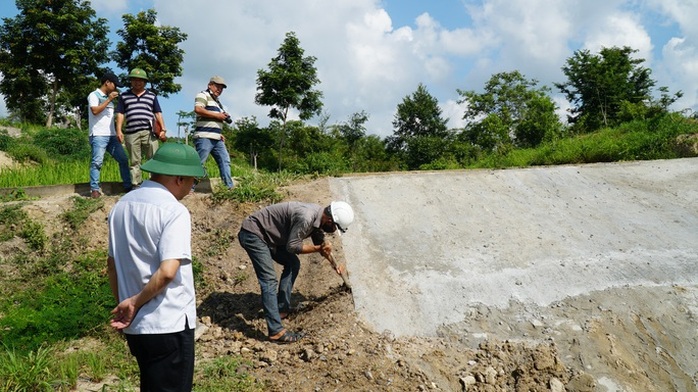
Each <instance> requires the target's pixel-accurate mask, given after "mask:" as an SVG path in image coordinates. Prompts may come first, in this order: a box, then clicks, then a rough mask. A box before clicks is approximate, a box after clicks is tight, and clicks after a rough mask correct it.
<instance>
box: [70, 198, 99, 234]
mask: <svg viewBox="0 0 698 392" xmlns="http://www.w3.org/2000/svg"><path fill="white" fill-rule="evenodd" d="M72 199H73V209H71V210H69V211H66V212H64V213H63V214H62V215H61V217H62V218H63V220H65V221H66V223H68V225H69V226H70V228H72V229H73V230H77V229H78V228H79V227H80V225H81V224H82V223H83V222H85V221H86V220H87V218H89V217H90V214H92V213H93V212H95V211H97V210H99V209H100V208H102V207H104V201H103V200H101V199H92V198H84V197H79V196H73V197H72Z"/></svg>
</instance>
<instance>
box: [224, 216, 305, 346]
mask: <svg viewBox="0 0 698 392" xmlns="http://www.w3.org/2000/svg"><path fill="white" fill-rule="evenodd" d="M238 241H240V245H241V246H242V247H243V248H244V249H245V251H247V255H248V256H250V260H252V266H253V267H254V272H255V274H257V280H258V281H259V287H260V288H261V290H262V308H263V309H264V318H265V319H266V321H267V330H268V333H269V336H274V335H276V334H278V333H279V332H281V331H282V330H283V329H284V326H283V324H282V323H281V316H280V315H279V312H286V313H288V312H289V311H290V310H291V291H293V284H294V283H295V282H296V277H298V272H299V271H300V269H301V262H300V260H299V259H298V256H297V255H295V254H293V253H290V252H288V251H286V249H284V248H280V247H277V248H269V246H267V244H266V243H265V242H264V241H262V239H261V238H259V237H258V236H257V235H256V234H253V233H250V232H249V231H247V230H244V229H243V230H240V232H239V233H238ZM272 252H273V253H274V254H272ZM274 261H276V262H277V263H279V264H281V265H282V266H283V267H284V269H283V271H282V272H281V280H280V281H277V279H276V271H275V270H274Z"/></svg>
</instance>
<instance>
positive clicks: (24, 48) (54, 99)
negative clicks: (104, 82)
mask: <svg viewBox="0 0 698 392" xmlns="http://www.w3.org/2000/svg"><path fill="white" fill-rule="evenodd" d="M15 4H16V6H17V9H18V11H19V14H18V15H17V16H16V17H14V18H3V25H2V26H0V72H2V74H3V80H2V81H0V92H2V94H3V95H4V96H5V103H6V106H7V108H8V109H9V110H10V111H11V112H13V113H15V114H18V115H19V117H20V119H21V120H22V121H27V122H31V123H41V122H44V121H45V123H46V126H49V127H50V126H51V125H52V123H53V118H54V113H55V112H56V110H57V107H56V105H57V103H58V102H65V103H73V104H74V103H75V102H76V100H77V98H76V97H81V101H84V97H85V96H86V94H85V95H82V93H83V92H84V91H85V86H86V85H88V84H90V83H89V81H90V80H93V79H90V78H89V75H97V74H99V73H101V70H100V68H99V67H100V65H102V64H104V63H106V62H107V61H108V60H109V58H108V56H107V51H108V48H109V44H110V42H109V40H108V39H107V34H108V33H109V28H108V27H107V20H106V19H103V18H96V14H95V11H94V10H93V9H92V8H91V7H90V2H89V1H81V0H17V1H16V2H15ZM90 87H92V88H93V87H94V86H93V85H92V86H90ZM61 95H64V97H63V99H61V98H60V96H61ZM63 109H64V112H67V111H72V110H73V109H74V108H63Z"/></svg>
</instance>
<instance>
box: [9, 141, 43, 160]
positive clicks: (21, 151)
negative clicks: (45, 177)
mask: <svg viewBox="0 0 698 392" xmlns="http://www.w3.org/2000/svg"><path fill="white" fill-rule="evenodd" d="M7 153H8V154H10V156H11V157H12V159H14V160H15V161H17V162H36V163H38V164H40V165H44V164H47V163H48V162H49V157H48V154H47V153H46V151H45V150H44V149H43V148H41V147H39V146H35V145H33V144H26V143H17V144H13V145H11V146H10V147H9V149H8V150H7Z"/></svg>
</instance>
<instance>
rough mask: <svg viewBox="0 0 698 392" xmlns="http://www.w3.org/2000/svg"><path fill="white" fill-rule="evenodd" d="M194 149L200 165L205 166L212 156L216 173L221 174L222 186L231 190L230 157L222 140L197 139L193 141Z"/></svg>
mask: <svg viewBox="0 0 698 392" xmlns="http://www.w3.org/2000/svg"><path fill="white" fill-rule="evenodd" d="M194 147H196V152H198V153H199V158H201V165H205V164H206V160H207V159H208V156H209V154H210V155H213V159H214V160H215V161H216V163H217V164H218V171H220V172H221V180H223V184H224V185H225V186H226V187H227V188H228V189H231V188H232V187H233V177H232V175H231V174H230V155H229V154H228V150H227V149H226V148H225V142H224V141H223V140H213V139H206V138H203V137H198V138H195V139H194Z"/></svg>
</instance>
